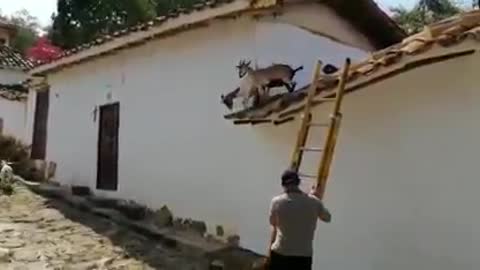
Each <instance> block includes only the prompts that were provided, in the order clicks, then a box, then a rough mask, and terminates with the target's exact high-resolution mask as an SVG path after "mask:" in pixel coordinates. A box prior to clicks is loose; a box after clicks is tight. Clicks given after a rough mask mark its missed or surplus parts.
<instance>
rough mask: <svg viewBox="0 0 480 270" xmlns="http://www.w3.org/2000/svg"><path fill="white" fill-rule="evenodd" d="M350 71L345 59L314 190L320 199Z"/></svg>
mask: <svg viewBox="0 0 480 270" xmlns="http://www.w3.org/2000/svg"><path fill="white" fill-rule="evenodd" d="M349 69H350V59H349V58H347V59H346V61H345V66H344V68H343V71H342V74H341V76H340V81H339V84H338V89H337V97H336V98H337V99H336V101H335V105H334V109H333V114H332V115H331V118H330V126H329V130H328V135H327V138H326V140H325V146H324V149H325V150H324V152H323V155H322V158H321V160H320V165H319V167H318V174H317V175H318V178H317V185H316V188H315V192H316V194H317V195H318V196H319V197H320V198H321V199H322V198H323V196H324V195H325V189H326V185H327V180H328V177H329V174H330V167H331V164H332V161H333V155H334V151H335V146H336V142H337V137H338V132H339V129H340V124H341V120H342V114H341V112H340V110H341V106H342V101H343V96H344V94H345V93H344V92H345V84H346V81H347V77H348V73H349Z"/></svg>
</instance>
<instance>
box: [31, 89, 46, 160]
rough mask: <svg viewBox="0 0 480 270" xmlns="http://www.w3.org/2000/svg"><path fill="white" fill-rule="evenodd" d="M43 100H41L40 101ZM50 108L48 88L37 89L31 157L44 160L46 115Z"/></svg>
mask: <svg viewBox="0 0 480 270" xmlns="http://www.w3.org/2000/svg"><path fill="white" fill-rule="evenodd" d="M42 101H43V102H42ZM49 110H50V88H49V87H47V88H45V89H42V90H38V91H37V93H36V95H35V113H34V115H33V132H32V133H33V134H32V146H31V150H30V158H31V159H39V160H45V158H46V156H47V143H48V142H47V137H48V115H49Z"/></svg>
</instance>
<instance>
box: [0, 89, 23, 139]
mask: <svg viewBox="0 0 480 270" xmlns="http://www.w3.org/2000/svg"><path fill="white" fill-rule="evenodd" d="M26 115H27V111H26V103H25V102H19V101H11V100H7V99H4V98H1V97H0V118H2V119H3V134H6V135H11V136H15V137H16V138H18V139H21V140H23V139H24V135H25V123H26Z"/></svg>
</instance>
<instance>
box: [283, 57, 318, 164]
mask: <svg viewBox="0 0 480 270" xmlns="http://www.w3.org/2000/svg"><path fill="white" fill-rule="evenodd" d="M321 67H322V62H321V61H317V63H316V64H315V69H314V71H313V75H312V83H311V84H310V89H309V90H308V96H307V100H306V103H305V108H304V110H303V111H304V112H303V117H302V122H301V126H300V131H299V133H298V136H297V142H296V144H295V148H294V150H293V156H292V161H291V164H290V168H291V169H293V170H295V171H298V170H299V168H300V164H301V162H302V157H303V151H302V150H301V148H302V147H304V146H305V144H306V142H307V138H308V132H309V130H310V126H309V124H310V122H311V121H312V114H311V113H310V110H311V107H312V101H313V98H314V97H315V94H316V92H317V88H318V80H319V79H320V70H321Z"/></svg>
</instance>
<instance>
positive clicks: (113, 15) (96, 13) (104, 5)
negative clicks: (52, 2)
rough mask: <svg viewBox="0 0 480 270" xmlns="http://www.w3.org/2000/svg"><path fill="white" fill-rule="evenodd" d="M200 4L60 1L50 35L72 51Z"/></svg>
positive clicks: (140, 0) (178, 0) (142, 0)
mask: <svg viewBox="0 0 480 270" xmlns="http://www.w3.org/2000/svg"><path fill="white" fill-rule="evenodd" d="M197 1H201V0H58V1H57V12H56V14H54V15H53V16H52V20H53V25H52V26H51V27H50V29H49V32H48V33H49V36H50V39H51V40H52V41H53V43H54V44H55V45H56V46H59V47H62V48H72V47H75V46H77V45H79V44H82V43H85V42H88V41H90V40H92V39H94V38H95V37H97V36H99V35H104V34H106V33H112V32H114V31H116V30H119V29H123V28H126V27H129V26H132V25H135V24H138V23H141V22H144V21H148V20H151V19H152V18H154V17H156V16H162V15H166V14H167V13H168V12H170V11H172V10H173V9H178V8H191V7H192V6H193V5H194V4H195V3H196V2H197Z"/></svg>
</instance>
